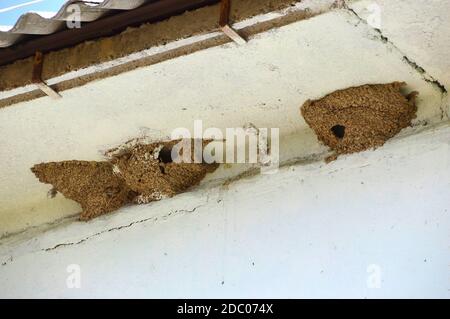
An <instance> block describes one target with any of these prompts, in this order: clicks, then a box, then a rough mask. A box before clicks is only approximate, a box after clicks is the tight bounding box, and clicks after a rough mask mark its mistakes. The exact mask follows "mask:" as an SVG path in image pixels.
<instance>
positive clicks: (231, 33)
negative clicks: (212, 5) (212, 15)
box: [219, 0, 247, 44]
mask: <svg viewBox="0 0 450 319" xmlns="http://www.w3.org/2000/svg"><path fill="white" fill-rule="evenodd" d="M230 6H231V0H221V2H220V18H219V26H220V29H221V30H222V32H223V33H225V35H226V36H228V37H229V38H230V39H231V40H233V41H234V42H236V43H237V44H245V43H247V40H245V39H244V38H243V37H242V36H240V35H239V33H237V32H236V31H235V30H234V29H233V28H232V27H231V26H230V23H229V19H230Z"/></svg>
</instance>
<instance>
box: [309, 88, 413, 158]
mask: <svg viewBox="0 0 450 319" xmlns="http://www.w3.org/2000/svg"><path fill="white" fill-rule="evenodd" d="M405 85H406V84H405V83H403V82H394V83H389V84H373V85H363V86H359V87H352V88H348V89H345V90H339V91H335V92H333V93H330V94H328V95H326V96H325V97H323V98H321V99H319V100H308V101H306V102H305V103H304V104H303V105H302V107H301V114H302V115H303V117H304V119H305V121H306V123H307V124H308V125H309V126H310V127H311V128H312V129H313V130H314V132H315V133H316V135H317V137H318V139H319V140H320V141H321V142H323V143H324V144H325V145H327V146H329V147H330V148H331V149H332V150H333V151H334V154H333V155H331V156H330V157H328V158H327V161H332V160H334V159H336V158H337V157H338V156H339V155H340V154H348V153H354V152H360V151H364V150H367V149H370V148H376V147H379V146H382V145H383V144H384V143H385V142H386V141H387V140H389V139H390V138H392V137H393V136H395V135H396V134H398V133H399V132H400V131H401V130H402V129H403V128H405V127H407V126H410V125H411V121H412V120H413V119H414V118H415V117H416V111H417V107H416V104H415V98H416V96H417V94H418V93H417V92H412V93H410V94H408V95H406V94H403V93H402V88H403V87H404V86H405Z"/></svg>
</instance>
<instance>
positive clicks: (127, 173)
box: [31, 141, 218, 220]
mask: <svg viewBox="0 0 450 319" xmlns="http://www.w3.org/2000/svg"><path fill="white" fill-rule="evenodd" d="M178 142H179V141H169V142H161V143H153V144H147V145H135V146H133V147H130V148H127V149H125V150H121V151H120V152H118V153H117V154H113V155H112V156H111V158H110V159H109V160H108V161H102V162H94V161H91V162H88V161H77V160H72V161H63V162H50V163H41V164H37V165H35V166H33V167H32V168H31V171H32V172H33V173H34V174H35V175H36V177H37V178H38V179H39V181H40V182H42V183H46V184H52V185H53V187H54V189H55V190H56V191H57V192H60V193H61V194H63V195H64V196H65V197H66V198H69V199H72V200H74V201H76V202H78V203H79V204H80V205H81V207H82V210H83V211H82V213H81V216H80V219H81V220H89V219H91V218H94V217H97V216H99V215H103V214H106V213H109V212H112V211H114V210H117V209H118V208H120V207H122V206H124V205H126V204H129V203H138V204H141V203H148V202H151V201H155V200H160V199H162V198H165V197H172V196H174V195H176V194H178V193H181V192H183V191H185V190H187V189H188V188H189V187H191V186H194V185H197V184H198V183H200V181H201V180H202V179H203V178H204V177H205V175H206V174H207V173H209V172H213V171H214V170H215V169H216V168H217V167H218V165H217V164H206V163H201V162H200V163H194V162H192V163H175V162H173V161H172V158H171V150H172V147H173V146H174V145H175V144H177V143H178ZM206 144H207V142H203V147H204V146H205V145H206ZM192 154H194V153H193V152H192ZM192 160H194V157H193V155H192Z"/></svg>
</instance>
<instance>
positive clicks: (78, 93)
mask: <svg viewBox="0 0 450 319" xmlns="http://www.w3.org/2000/svg"><path fill="white" fill-rule="evenodd" d="M392 81H405V82H407V83H408V89H409V90H417V91H419V92H420V96H419V99H418V105H419V108H418V118H417V120H415V121H414V123H415V125H419V126H420V125H422V123H424V122H425V121H427V122H428V123H435V122H436V121H441V120H442V118H441V113H442V112H441V109H440V107H441V105H440V104H441V101H442V96H441V92H440V91H439V90H437V89H436V87H435V86H433V85H431V84H430V83H428V82H426V81H425V80H424V78H423V75H422V74H420V73H419V72H417V71H416V70H415V69H414V68H412V67H411V66H410V65H409V64H407V63H405V62H404V61H403V54H402V53H401V52H399V51H398V50H397V49H396V48H395V46H393V45H391V44H389V43H385V42H384V41H382V39H381V37H380V35H379V34H378V33H377V32H376V31H375V30H373V29H372V28H371V27H369V26H368V25H366V24H364V23H363V22H362V21H361V20H360V19H359V18H358V17H357V16H355V15H354V14H353V13H352V12H350V11H349V10H336V11H332V12H328V13H325V14H322V15H319V16H317V17H314V18H312V19H309V20H304V21H299V22H296V23H293V24H290V25H287V26H285V27H282V28H279V29H275V30H271V31H270V32H265V33H262V34H258V35H256V36H254V37H252V38H251V39H250V41H249V42H248V44H246V45H244V46H237V45H235V44H233V43H232V44H227V45H223V46H220V47H216V48H211V49H208V50H204V51H200V52H196V53H194V54H191V55H188V56H183V57H180V58H177V59H173V60H169V61H165V62H163V63H159V64H156V65H152V66H149V67H144V68H139V69H136V70H133V71H130V72H127V73H124V74H121V75H119V76H114V77H111V78H107V79H103V80H99V81H95V82H92V83H89V84H87V85H85V86H82V87H78V88H74V89H72V90H67V91H64V92H62V95H63V98H62V99H61V100H58V101H53V100H51V99H50V98H48V97H43V98H40V99H37V100H33V101H30V102H26V103H20V104H17V105H14V106H11V107H7V108H4V109H2V110H0V123H1V125H0V136H1V137H2V138H0V162H1V163H2V165H0V189H1V192H0V237H2V236H4V235H8V234H11V233H16V232H19V231H23V230H24V229H29V228H30V227H34V226H38V225H42V224H45V223H51V222H54V221H55V220H58V219H61V218H64V217H68V216H72V215H73V214H76V213H77V212H79V210H80V208H79V206H78V205H76V204H75V203H74V202H73V201H69V200H66V199H64V198H63V197H57V198H55V199H48V198H47V195H46V194H47V191H48V190H49V188H50V186H49V185H44V184H41V183H39V181H38V180H37V179H36V177H35V176H34V175H33V174H32V173H31V171H30V167H32V166H33V165H34V164H36V163H40V162H48V161H62V160H71V159H80V160H98V159H101V155H100V151H101V150H105V149H108V147H112V146H115V145H117V144H120V143H123V142H125V141H127V140H129V139H130V138H133V137H136V136H137V135H139V134H140V133H141V132H140V129H141V128H148V131H149V132H150V133H151V134H152V135H153V136H155V137H156V138H160V137H161V136H166V135H170V132H171V131H172V130H173V129H175V128H177V127H187V128H189V129H192V126H193V121H194V120H196V119H201V120H203V123H204V126H205V127H218V128H221V129H223V130H224V129H225V128H226V127H241V126H242V125H244V124H245V123H247V122H252V123H253V124H255V125H256V126H258V127H277V128H280V133H281V135H282V136H284V137H285V136H288V135H290V134H295V135H296V136H298V137H299V138H300V139H301V140H302V141H304V143H302V144H300V143H299V144H297V148H296V153H295V154H294V157H295V156H305V155H306V154H308V153H312V152H315V150H316V149H317V148H318V143H317V142H316V140H315V138H314V135H312V133H311V130H310V129H309V128H308V127H307V125H306V124H305V122H304V120H303V118H302V117H301V116H300V112H299V108H300V106H301V105H302V104H303V103H304V102H305V101H306V100H307V99H314V98H319V97H322V96H323V95H325V94H328V93H330V92H332V91H335V90H337V89H343V88H347V87H351V86H358V85H363V84H367V83H386V82H392ZM310 141H312V143H311V142H310ZM284 152H285V150H282V153H283V154H284Z"/></svg>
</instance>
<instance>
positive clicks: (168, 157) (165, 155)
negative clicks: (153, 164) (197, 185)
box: [158, 146, 173, 164]
mask: <svg viewBox="0 0 450 319" xmlns="http://www.w3.org/2000/svg"><path fill="white" fill-rule="evenodd" d="M158 160H159V161H160V162H161V163H164V164H167V163H172V162H173V160H172V148H171V147H168V146H164V147H163V148H162V149H161V150H160V151H159V156H158Z"/></svg>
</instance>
